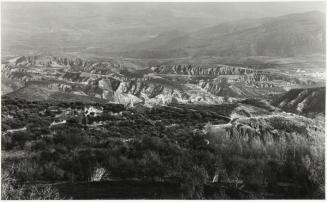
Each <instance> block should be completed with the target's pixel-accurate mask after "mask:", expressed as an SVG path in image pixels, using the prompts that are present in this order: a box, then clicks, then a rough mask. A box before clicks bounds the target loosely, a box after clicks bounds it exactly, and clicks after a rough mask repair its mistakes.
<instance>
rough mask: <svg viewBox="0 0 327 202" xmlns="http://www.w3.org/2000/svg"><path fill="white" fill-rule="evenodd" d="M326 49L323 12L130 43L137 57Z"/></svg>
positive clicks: (272, 53) (273, 53)
mask: <svg viewBox="0 0 327 202" xmlns="http://www.w3.org/2000/svg"><path fill="white" fill-rule="evenodd" d="M324 52H325V15H324V14H323V13H321V12H318V11H317V12H316V11H313V12H307V13H301V14H290V15H285V16H281V17H276V18H263V19H255V20H253V19H251V20H241V21H236V22H230V23H222V24H220V25H217V26H214V27H210V28H205V29H202V30H200V31H196V32H192V33H187V34H183V32H179V31H174V32H171V31H170V32H166V33H162V34H160V35H159V36H157V37H155V38H153V39H151V40H148V41H146V42H143V43H140V44H138V45H133V47H130V50H129V51H126V52H124V53H123V54H124V55H126V56H129V57H136V58H169V57H188V56H192V57H194V56H221V57H224V56H228V57H229V56H234V57H237V56H278V57H292V56H297V55H304V54H312V53H324Z"/></svg>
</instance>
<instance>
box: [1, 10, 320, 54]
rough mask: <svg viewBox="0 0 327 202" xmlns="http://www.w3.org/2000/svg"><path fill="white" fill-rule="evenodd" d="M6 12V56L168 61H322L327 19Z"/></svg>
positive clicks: (160, 12) (302, 15)
mask: <svg viewBox="0 0 327 202" xmlns="http://www.w3.org/2000/svg"><path fill="white" fill-rule="evenodd" d="M5 6H6V7H5V9H4V12H3V20H2V25H1V26H2V47H1V51H2V55H8V56H14V55H39V54H46V55H63V56H67V55H73V56H75V57H82V58H84V57H123V58H138V59H167V58H201V57H225V58H227V57H233V58H237V57H246V56H275V57H292V56H298V55H307V54H315V53H318V54H319V53H323V54H324V53H325V14H324V13H322V12H320V11H312V12H306V13H298V14H289V15H283V16H280V17H269V18H260V16H258V18H257V19H255V18H253V19H242V20H235V19H231V20H230V21H226V19H224V18H223V17H224V16H220V17H219V14H216V13H214V12H211V13H210V12H209V11H208V12H209V13H205V14H207V15H204V13H198V12H195V11H196V9H193V10H190V11H189V12H187V11H186V10H185V9H186V8H185V9H179V10H178V12H177V11H176V10H174V9H171V8H168V7H165V6H163V7H160V8H154V7H153V6H148V7H144V8H143V7H142V9H137V8H136V7H135V9H133V7H132V6H130V7H128V6H124V5H116V6H114V7H112V6H109V7H106V6H105V5H103V6H100V7H99V6H97V8H96V9H95V10H92V9H91V10H90V9H89V8H88V7H87V5H79V6H78V7H76V10H74V9H73V10H72V9H69V7H67V6H64V5H60V4H58V5H57V6H54V5H52V6H51V7H47V6H44V7H41V8H39V7H38V6H31V5H30V4H27V5H26V6H25V7H23V8H18V7H17V8H16V7H15V6H14V4H13V5H12V6H8V5H7V4H6V5H5ZM49 8H51V9H50V10H49ZM91 8H93V7H91ZM22 10H24V13H25V15H22V14H21V11H22ZM96 11H98V12H96ZM141 11H143V12H141ZM182 11H183V12H182ZM121 12H124V14H122V13H121ZM222 15H223V14H222ZM117 16H119V17H117ZM149 16H151V17H149ZM238 19H239V18H238Z"/></svg>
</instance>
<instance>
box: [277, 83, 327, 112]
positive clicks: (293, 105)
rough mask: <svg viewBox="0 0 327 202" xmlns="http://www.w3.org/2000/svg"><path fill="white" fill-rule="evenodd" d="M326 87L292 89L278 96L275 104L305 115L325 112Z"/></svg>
mask: <svg viewBox="0 0 327 202" xmlns="http://www.w3.org/2000/svg"><path fill="white" fill-rule="evenodd" d="M325 102H326V88H325V87H320V88H306V89H292V90H290V91H289V92H287V93H285V94H284V95H282V96H280V97H278V98H276V99H275V100H274V101H273V104H274V105H275V106H277V107H280V108H281V109H283V110H285V111H288V112H293V113H297V114H304V115H316V114H325Z"/></svg>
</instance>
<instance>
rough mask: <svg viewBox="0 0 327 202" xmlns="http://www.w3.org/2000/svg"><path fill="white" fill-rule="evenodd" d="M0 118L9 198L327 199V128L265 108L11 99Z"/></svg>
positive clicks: (6, 100) (245, 104) (5, 101)
mask: <svg viewBox="0 0 327 202" xmlns="http://www.w3.org/2000/svg"><path fill="white" fill-rule="evenodd" d="M1 116H2V117H1V118H2V137H1V138H2V140H1V142H2V145H1V146H2V152H1V153H2V172H3V175H2V176H3V180H2V183H3V187H9V188H10V187H11V188H12V189H6V190H5V192H2V194H3V196H4V197H2V198H9V199H10V198H11V199H12V198H17V199H19V198H20V199H22V198H25V199H31V198H33V196H32V195H31V193H33V190H34V191H35V190H38V189H34V188H33V186H34V185H35V186H41V185H44V184H47V185H49V184H50V186H51V187H52V189H53V190H57V193H58V194H59V195H60V197H68V198H69V197H73V198H76V199H78V198H86V196H85V195H83V194H81V193H80V192H83V193H84V191H85V190H88V192H86V191H85V193H89V194H90V195H88V196H87V198H92V199H95V198H97V199H100V198H102V199H103V198H106V199H126V197H127V196H128V198H132V199H133V198H135V199H136V198H146V199H150V198H160V199H167V198H178V199H183V198H187V199H203V198H206V199H229V198H239V199H246V198H293V199H294V198H323V197H324V177H323V176H324V174H323V173H324V145H323V142H324V141H323V140H324V127H323V124H321V123H318V122H317V121H314V120H312V119H309V118H306V117H302V116H298V115H294V114H287V113H284V112H279V111H278V109H275V108H274V107H272V106H269V103H267V102H266V103H261V104H258V103H257V102H255V104H254V105H252V104H251V102H242V103H234V104H226V105H185V104H184V105H183V104H171V105H168V106H159V107H154V108H147V107H142V106H138V107H136V108H126V107H124V106H123V105H119V104H99V103H97V104H94V103H93V104H92V103H89V104H86V103H82V102H57V101H55V102H49V101H25V100H20V99H11V98H10V97H9V98H8V97H7V98H6V97H4V98H2V114H1ZM231 119H232V120H231ZM99 180H100V182H97V181H99ZM101 181H107V182H101ZM27 182H28V183H27ZM62 182H66V185H64V184H61V185H60V183H62ZM67 183H68V184H67ZM169 183H172V184H171V186H170V185H168V184H169ZM133 184H134V185H136V184H137V186H138V187H137V188H131V189H129V188H128V187H129V186H133ZM52 185H53V186H52ZM101 185H103V186H101ZM99 186H100V187H101V188H100V189H98V187H99ZM149 186H152V187H151V190H152V191H153V193H152V192H151V193H148V192H149V189H148V187H149ZM167 186H169V188H167ZM13 187H14V188H13ZM31 187H32V188H31ZM72 187H74V188H72ZM171 187H175V188H176V189H174V190H173V189H172V188H171ZM129 191H130V193H129V194H127V195H126V194H125V192H129ZM104 192H106V193H107V195H103V194H104ZM22 193H25V194H23V195H22ZM8 196H9V197H8Z"/></svg>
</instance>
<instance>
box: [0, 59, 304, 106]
mask: <svg viewBox="0 0 327 202" xmlns="http://www.w3.org/2000/svg"><path fill="white" fill-rule="evenodd" d="M120 68H122V66H121V65H119V64H117V63H115V62H112V61H86V60H83V59H80V58H70V57H55V56H21V57H16V58H13V59H11V60H9V62H7V63H6V64H3V65H2V75H3V78H4V79H3V81H4V82H3V85H4V88H3V89H4V92H11V91H16V90H18V89H19V88H21V87H24V88H25V90H24V92H30V93H33V91H31V90H28V88H29V86H33V87H31V88H33V89H35V88H40V89H42V90H39V91H38V92H42V95H43V96H42V98H44V97H47V96H50V97H56V96H58V95H57V94H58V93H57V92H60V93H66V94H69V93H70V94H75V95H81V96H84V97H92V98H97V99H103V100H104V101H107V102H119V103H123V104H125V105H130V106H134V105H136V104H144V105H147V106H153V105H165V104H169V103H171V102H177V103H194V104H220V103H223V102H234V101H235V100H237V99H244V98H248V97H260V98H265V97H269V96H271V95H270V94H278V93H282V92H285V90H284V89H283V88H282V87H281V86H283V83H281V81H282V82H288V83H290V84H291V85H298V84H299V82H298V81H296V80H294V79H292V78H289V77H287V76H284V75H276V74H272V73H270V72H265V71H259V70H255V69H251V68H246V67H241V66H228V65H221V64H217V65H195V64H181V65H162V66H156V67H151V68H145V69H142V70H134V72H130V71H126V70H125V69H124V70H119V69H120ZM267 89H268V90H267ZM19 92H22V91H19ZM56 93H57V94H56ZM16 94H17V93H16ZM53 94H56V96H53ZM17 96H19V95H17ZM66 97H67V96H66ZM58 99H59V98H58ZM303 104H305V102H304V103H303ZM300 107H301V106H300Z"/></svg>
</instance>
